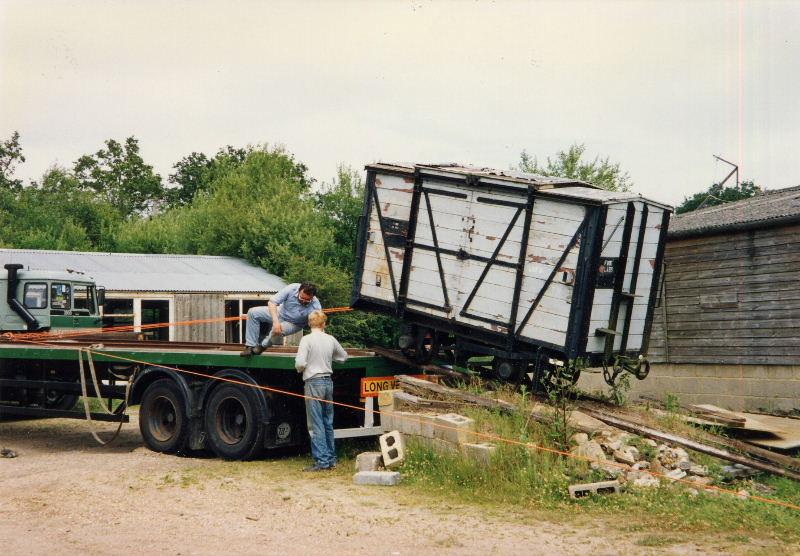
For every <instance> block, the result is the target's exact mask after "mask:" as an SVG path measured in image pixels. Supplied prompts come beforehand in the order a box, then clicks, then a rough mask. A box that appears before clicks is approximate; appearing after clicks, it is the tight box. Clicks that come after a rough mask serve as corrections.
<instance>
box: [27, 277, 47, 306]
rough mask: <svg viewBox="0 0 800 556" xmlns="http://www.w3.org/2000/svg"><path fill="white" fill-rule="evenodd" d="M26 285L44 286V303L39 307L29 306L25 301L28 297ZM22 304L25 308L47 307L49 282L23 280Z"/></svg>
mask: <svg viewBox="0 0 800 556" xmlns="http://www.w3.org/2000/svg"><path fill="white" fill-rule="evenodd" d="M28 286H44V305H42V306H41V307H31V306H29V305H28V304H27V303H25V301H26V299H27V297H28ZM22 304H23V305H24V306H25V308H26V309H47V307H48V306H49V304H50V284H48V283H47V282H25V287H23V288H22Z"/></svg>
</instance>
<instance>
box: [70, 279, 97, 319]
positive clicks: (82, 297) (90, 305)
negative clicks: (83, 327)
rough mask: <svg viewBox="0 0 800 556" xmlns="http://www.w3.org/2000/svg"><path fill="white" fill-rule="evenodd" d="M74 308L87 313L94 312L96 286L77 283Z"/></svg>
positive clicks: (74, 291) (74, 289)
mask: <svg viewBox="0 0 800 556" xmlns="http://www.w3.org/2000/svg"><path fill="white" fill-rule="evenodd" d="M72 308H73V309H74V310H75V311H80V312H81V313H85V314H87V315H91V314H94V312H95V306H94V287H92V286H87V285H84V284H75V286H74V287H73V298H72Z"/></svg>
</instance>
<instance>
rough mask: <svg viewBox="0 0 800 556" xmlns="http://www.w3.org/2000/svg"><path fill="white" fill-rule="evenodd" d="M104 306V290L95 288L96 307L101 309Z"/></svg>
mask: <svg viewBox="0 0 800 556" xmlns="http://www.w3.org/2000/svg"><path fill="white" fill-rule="evenodd" d="M105 304H106V289H105V288H97V305H98V306H99V307H102V306H103V305H105Z"/></svg>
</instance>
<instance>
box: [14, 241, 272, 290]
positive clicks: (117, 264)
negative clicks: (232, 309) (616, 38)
mask: <svg viewBox="0 0 800 556" xmlns="http://www.w3.org/2000/svg"><path fill="white" fill-rule="evenodd" d="M8 263H19V264H22V265H25V268H27V269H31V270H58V271H63V270H67V269H69V270H77V271H81V272H85V273H86V274H88V275H89V276H91V277H93V278H94V279H95V282H96V283H97V285H98V286H104V287H105V288H106V289H108V290H110V291H165V292H230V293H244V292H247V293H274V292H277V291H278V290H280V289H281V288H282V287H283V286H285V285H286V283H285V282H284V281H283V280H281V279H280V278H278V277H277V276H275V275H274V274H270V273H269V272H267V271H266V270H264V269H263V268H259V267H257V266H254V265H251V264H250V263H248V262H246V261H244V260H242V259H237V258H236V257H213V256H208V255H151V254H141V253H92V252H81V251H39V250H33V249H0V267H2V266H3V265H5V264H8Z"/></svg>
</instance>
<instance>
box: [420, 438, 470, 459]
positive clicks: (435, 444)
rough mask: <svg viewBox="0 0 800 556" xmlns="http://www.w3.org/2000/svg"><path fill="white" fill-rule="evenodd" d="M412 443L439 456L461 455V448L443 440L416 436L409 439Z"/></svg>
mask: <svg viewBox="0 0 800 556" xmlns="http://www.w3.org/2000/svg"><path fill="white" fill-rule="evenodd" d="M409 442H410V443H413V445H414V446H418V447H420V448H424V449H428V450H430V451H432V452H435V453H437V454H443V455H450V456H457V455H459V454H461V453H462V452H461V450H460V446H459V445H458V444H453V443H452V442H448V441H447V440H442V439H441V438H428V437H426V436H414V437H412V438H410V439H409Z"/></svg>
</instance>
